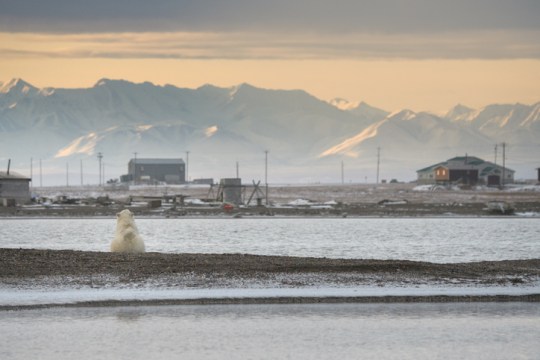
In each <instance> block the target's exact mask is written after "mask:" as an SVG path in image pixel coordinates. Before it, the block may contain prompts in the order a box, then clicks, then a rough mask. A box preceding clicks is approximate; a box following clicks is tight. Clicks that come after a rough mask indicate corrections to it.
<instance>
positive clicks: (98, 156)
mask: <svg viewBox="0 0 540 360" xmlns="http://www.w3.org/2000/svg"><path fill="white" fill-rule="evenodd" d="M97 158H98V161H99V186H101V159H103V154H102V153H100V152H99V153H98V154H97Z"/></svg>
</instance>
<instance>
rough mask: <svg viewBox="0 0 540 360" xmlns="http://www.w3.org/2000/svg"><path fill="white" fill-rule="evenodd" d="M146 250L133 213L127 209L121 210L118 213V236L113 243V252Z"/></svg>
mask: <svg viewBox="0 0 540 360" xmlns="http://www.w3.org/2000/svg"><path fill="white" fill-rule="evenodd" d="M144 250H145V249H144V242H143V240H142V239H141V237H140V236H139V231H138V230H137V227H136V226H135V221H134V219H133V213H132V212H131V211H129V210H127V209H126V210H122V211H120V212H119V213H118V214H116V236H115V238H114V240H113V241H112V243H111V252H124V253H143V252H144Z"/></svg>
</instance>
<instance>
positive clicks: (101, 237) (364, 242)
mask: <svg viewBox="0 0 540 360" xmlns="http://www.w3.org/2000/svg"><path fill="white" fill-rule="evenodd" d="M136 224H137V226H138V228H139V231H140V233H141V235H142V237H143V239H144V241H145V243H146V247H147V251H156V252H170V253H181V252H187V253H250V254H260V255H289V256H314V257H330V258H364V259H366V258H376V259H408V260H422V261H431V262H467V261H478V260H502V259H524V258H540V219H538V218H427V219H426V218H423V219H414V218H413V219H410V218H407V219H387V218H368V219H358V218H357V219H354V218H347V219H342V218H338V219H317V218H304V219H290V218H289V219H282V218H255V219H248V218H244V219H136ZM115 226H116V222H115V219H2V220H0V247H9V248H41V249H73V250H93V251H108V250H109V243H110V241H111V240H112V238H113V236H114V231H115Z"/></svg>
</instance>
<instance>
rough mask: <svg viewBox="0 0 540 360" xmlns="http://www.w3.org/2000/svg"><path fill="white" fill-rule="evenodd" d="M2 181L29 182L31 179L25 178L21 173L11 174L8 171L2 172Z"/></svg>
mask: <svg viewBox="0 0 540 360" xmlns="http://www.w3.org/2000/svg"><path fill="white" fill-rule="evenodd" d="M0 180H27V181H30V180H31V179H30V178H29V177H26V176H23V175H21V174H19V173H16V172H13V171H10V172H9V174H8V173H7V172H6V171H0Z"/></svg>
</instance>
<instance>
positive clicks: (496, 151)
mask: <svg viewBox="0 0 540 360" xmlns="http://www.w3.org/2000/svg"><path fill="white" fill-rule="evenodd" d="M497 147H498V145H497V144H495V162H494V164H495V165H497Z"/></svg>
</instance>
